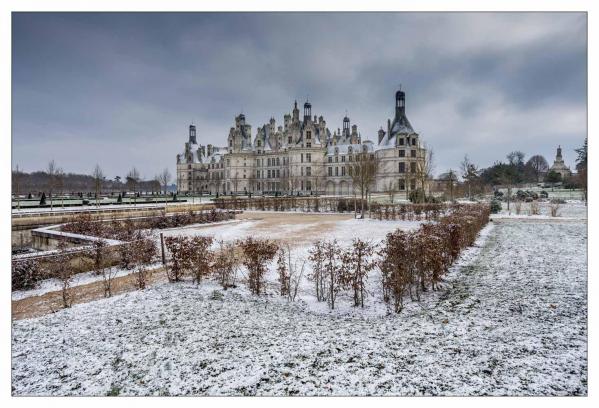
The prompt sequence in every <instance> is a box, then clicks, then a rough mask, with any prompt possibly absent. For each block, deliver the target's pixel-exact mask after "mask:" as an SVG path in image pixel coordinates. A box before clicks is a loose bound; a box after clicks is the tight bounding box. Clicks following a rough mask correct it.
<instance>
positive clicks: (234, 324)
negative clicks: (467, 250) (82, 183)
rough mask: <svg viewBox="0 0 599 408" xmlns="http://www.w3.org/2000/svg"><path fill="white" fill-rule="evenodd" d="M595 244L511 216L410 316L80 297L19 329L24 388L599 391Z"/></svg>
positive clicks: (16, 352)
mask: <svg viewBox="0 0 599 408" xmlns="http://www.w3.org/2000/svg"><path fill="white" fill-rule="evenodd" d="M586 243H587V233H586V223H585V222H583V221H581V222H580V223H574V222H569V223H557V222H556V223H548V222H546V221H545V222H538V223H535V222H526V223H521V222H518V221H517V220H502V221H501V222H499V223H497V225H496V226H495V228H494V229H492V230H491V231H490V233H489V234H488V237H487V240H486V242H485V243H484V246H483V248H482V249H481V250H480V253H479V254H478V255H477V256H476V257H473V258H471V259H468V257H465V259H464V260H462V261H461V265H460V267H458V268H455V270H454V271H453V272H452V273H451V275H450V277H449V281H450V282H451V283H452V285H451V288H450V289H449V290H447V291H446V292H443V293H434V294H428V295H427V296H426V300H425V302H423V303H422V304H421V305H420V306H422V307H420V306H415V305H408V306H409V307H408V308H407V310H406V313H403V314H401V315H399V316H395V315H391V316H379V317H372V316H360V315H359V314H358V315H353V316H348V315H340V314H337V313H328V312H325V313H321V312H318V313H316V312H312V311H310V309H309V307H308V306H307V305H306V304H304V303H303V302H302V303H296V304H291V305H289V304H286V303H285V302H282V301H281V300H280V299H279V298H278V297H276V296H275V297H268V298H258V299H257V298H254V297H252V296H249V295H248V294H247V293H246V292H245V291H244V290H243V289H236V290H234V291H227V292H225V298H224V300H216V299H213V298H212V296H211V294H212V291H213V290H214V289H215V288H216V286H214V285H210V284H204V285H203V286H202V287H201V288H200V289H197V288H196V287H195V286H194V285H191V284H190V283H181V284H176V285H174V284H164V285H158V286H156V287H154V288H151V289H148V290H146V291H143V292H132V293H127V294H125V295H121V296H117V297H114V298H111V299H107V300H101V301H97V302H92V303H88V304H82V305H77V306H75V307H73V308H72V309H70V310H65V311H60V312H57V313H55V314H53V315H48V316H44V317H41V318H37V319H30V320H22V321H18V322H14V323H13V341H12V378H13V394H15V395H48V394H52V395H65V394H66V395H71V394H78V395H79V394H81V395H106V394H107V393H109V392H110V393H113V394H121V395H131V394H143V395H148V394H152V395H154V394H175V395H182V394H210V395H216V394H235V395H240V394H241V395H246V394H252V395H253V394H260V395H271V394H275V395H287V394H301V395H304V394H310V395H312V394H319V395H320V394H335V395H339V394H343V395H357V394H359V395H363V394H377V395H397V394H400V395H414V394H415V395H421V394H425V395H437V394H442V395H456V394H457V395H472V394H474V395H486V394H499V395H506V394H508V395H514V394H516V395H573V394H574V395H585V394H586V393H587V384H586V379H587V372H586V371H587V343H586V335H587V326H586V325H587V308H586V302H587V276H586V275H587V267H586ZM371 301H373V302H374V301H375V299H371ZM376 301H378V300H376Z"/></svg>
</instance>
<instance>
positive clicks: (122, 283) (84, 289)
mask: <svg viewBox="0 0 599 408" xmlns="http://www.w3.org/2000/svg"><path fill="white" fill-rule="evenodd" d="M166 281H167V278H166V273H165V271H164V269H163V268H160V269H155V270H153V271H152V274H151V276H150V279H149V282H148V286H149V285H155V284H157V283H162V282H166ZM134 290H137V287H136V286H135V274H130V275H125V276H120V277H118V278H114V279H113V281H112V294H113V295H118V294H121V293H125V292H131V291H134ZM70 291H71V294H72V296H73V304H79V303H86V302H91V301H93V300H98V299H102V298H104V286H103V284H102V281H101V280H100V281H96V282H92V283H88V284H85V285H79V286H75V287H72V288H71V289H70ZM60 309H62V291H54V292H47V293H44V294H43V295H39V296H31V297H27V298H23V299H19V300H13V301H12V319H13V320H21V319H30V318H32V317H38V316H43V315H46V314H50V313H54V312H55V311H57V310H60Z"/></svg>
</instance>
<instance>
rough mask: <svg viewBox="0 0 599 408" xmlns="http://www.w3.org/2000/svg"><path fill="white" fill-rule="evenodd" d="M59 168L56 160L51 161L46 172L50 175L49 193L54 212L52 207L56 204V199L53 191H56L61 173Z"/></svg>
mask: <svg viewBox="0 0 599 408" xmlns="http://www.w3.org/2000/svg"><path fill="white" fill-rule="evenodd" d="M59 170H60V169H59V167H58V166H57V165H56V162H55V161H54V159H52V160H50V163H48V167H47V168H46V171H47V173H48V193H49V198H50V211H52V207H53V204H54V197H53V195H52V191H53V190H54V186H55V185H56V174H57V173H58V172H59Z"/></svg>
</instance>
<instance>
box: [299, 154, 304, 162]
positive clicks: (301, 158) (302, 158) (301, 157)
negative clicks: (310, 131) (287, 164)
mask: <svg viewBox="0 0 599 408" xmlns="http://www.w3.org/2000/svg"><path fill="white" fill-rule="evenodd" d="M303 162H304V154H303V153H302V154H301V155H300V163H303Z"/></svg>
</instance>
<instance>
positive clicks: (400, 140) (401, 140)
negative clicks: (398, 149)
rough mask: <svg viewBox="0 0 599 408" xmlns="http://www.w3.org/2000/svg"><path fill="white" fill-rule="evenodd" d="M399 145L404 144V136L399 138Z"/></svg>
mask: <svg viewBox="0 0 599 408" xmlns="http://www.w3.org/2000/svg"><path fill="white" fill-rule="evenodd" d="M399 145H400V146H403V137H400V138H399Z"/></svg>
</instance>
